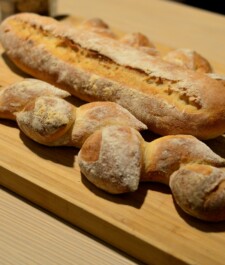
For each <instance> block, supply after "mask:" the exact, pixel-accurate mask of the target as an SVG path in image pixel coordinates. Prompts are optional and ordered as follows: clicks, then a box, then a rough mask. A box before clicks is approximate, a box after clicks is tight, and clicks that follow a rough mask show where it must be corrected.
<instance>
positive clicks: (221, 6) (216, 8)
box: [172, 0, 225, 15]
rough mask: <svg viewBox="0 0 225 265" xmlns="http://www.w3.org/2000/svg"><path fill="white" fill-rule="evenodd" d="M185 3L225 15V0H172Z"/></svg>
mask: <svg viewBox="0 0 225 265" xmlns="http://www.w3.org/2000/svg"><path fill="white" fill-rule="evenodd" d="M172 1H174V2H179V3H182V4H185V5H190V6H194V7H197V8H201V9H204V10H208V11H211V12H214V13H218V14H222V15H225V0H220V1H219V0H205V1H201V0H195V1H194V0H172Z"/></svg>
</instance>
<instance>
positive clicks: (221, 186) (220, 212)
mask: <svg viewBox="0 0 225 265" xmlns="http://www.w3.org/2000/svg"><path fill="white" fill-rule="evenodd" d="M170 188H171V191H172V193H173V196H174V198H175V201H176V202H177V204H178V205H179V206H180V207H181V208H182V209H183V210H184V211H186V212H187V213H189V214H190V215H192V216H194V217H197V218H199V219H202V220H207V221H214V222H215V221H221V220H225V211H224V209H225V168H216V167H213V166H209V165H201V164H189V165H186V166H183V167H181V168H180V169H179V170H177V171H175V172H174V173H173V174H172V176H171V177H170Z"/></svg>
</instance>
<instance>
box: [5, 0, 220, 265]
mask: <svg viewBox="0 0 225 265" xmlns="http://www.w3.org/2000/svg"><path fill="white" fill-rule="evenodd" d="M58 14H74V15H76V16H80V17H84V18H91V17H101V18H102V19H103V20H105V21H107V22H108V24H109V25H111V26H113V27H115V28H118V29H120V30H122V31H125V32H134V31H140V32H143V33H145V34H146V35H148V36H149V37H150V38H151V40H152V41H154V42H156V43H161V44H163V45H165V47H164V46H163V45H162V48H163V49H165V50H166V47H188V48H192V49H195V50H197V51H199V52H200V53H201V54H202V55H204V56H205V57H207V58H208V59H209V60H210V61H212V63H213V62H216V69H217V72H221V73H223V72H224V63H225V53H224V47H225V17H224V16H221V15H217V14H213V13H210V12H205V11H200V10H198V9H194V8H190V7H185V6H183V5H181V4H176V3H173V2H170V1H160V0H110V1H109V0H92V1H88V0H82V1H78V0H76V1H75V0H74V1H71V0H59V1H58ZM0 159H1V158H0ZM0 264H3V265H8V264H13V265H14V264H15V265H20V264H21V265H26V264H29V265H31V264H44V265H46V264H54V265H56V264H60V265H61V264H62V265H67V264H78V265H79V264H118V265H120V264H126V265H129V264H139V262H138V261H135V260H133V259H132V258H131V257H128V256H127V255H125V254H123V253H122V252H120V251H119V250H115V249H114V248H112V247H110V246H109V245H106V244H105V243H103V242H101V241H99V240H97V239H95V238H93V237H92V236H91V235H88V234H87V233H85V232H82V231H81V230H79V229H78V228H75V227H73V226H71V225H69V224H68V223H65V222H63V221H62V220H60V219H58V218H56V217H55V216H53V215H51V214H49V213H48V212H46V211H43V210H42V209H40V208H38V207H35V206H34V205H33V204H30V203H29V202H27V201H26V200H23V199H22V198H20V197H18V196H17V195H15V194H13V193H11V192H9V191H7V190H5V189H1V190H0Z"/></svg>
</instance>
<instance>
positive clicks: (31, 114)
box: [0, 79, 147, 148]
mask: <svg viewBox="0 0 225 265" xmlns="http://www.w3.org/2000/svg"><path fill="white" fill-rule="evenodd" d="M66 96H69V93H68V92H65V91H63V90H60V89H58V88H56V87H53V86H51V85H49V84H47V83H45V82H43V81H39V80H34V79H25V80H23V81H20V82H17V83H14V84H11V85H10V86H8V87H5V88H4V89H3V90H2V91H0V118H5V119H12V120H16V122H17V124H18V126H19V128H20V129H21V131H22V132H23V133H24V134H25V135H27V136H28V137H29V138H31V139H32V140H34V141H36V142H38V143H40V144H44V145H48V146H62V145H64V146H75V147H78V148H79V147H81V146H82V144H83V143H84V141H85V140H86V139H87V138H88V136H90V135H91V134H92V133H93V132H94V131H96V130H98V129H100V128H102V127H104V126H108V125H112V124H118V125H125V124H126V125H127V126H130V127H133V128H135V129H136V130H145V129H147V127H146V125H144V124H143V123H142V122H140V121H139V120H137V119H136V118H135V117H134V116H133V115H132V114H130V113H129V111H128V110H126V109H124V108H123V107H121V106H120V105H118V104H116V103H114V102H92V103H87V104H84V105H82V106H80V107H75V106H74V105H72V104H71V103H69V102H67V101H66V100H64V99H63V98H62V97H66Z"/></svg>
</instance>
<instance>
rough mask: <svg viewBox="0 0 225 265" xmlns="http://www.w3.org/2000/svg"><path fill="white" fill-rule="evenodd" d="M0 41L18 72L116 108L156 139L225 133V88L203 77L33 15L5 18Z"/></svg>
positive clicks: (89, 33)
mask: <svg viewBox="0 0 225 265" xmlns="http://www.w3.org/2000/svg"><path fill="white" fill-rule="evenodd" d="M0 38H1V42H2V44H3V46H4V48H5V49H6V52H7V54H8V55H9V56H10V58H11V59H12V60H13V61H14V62H15V63H16V64H17V65H18V66H19V67H20V68H21V69H23V70H24V71H26V72H28V73H29V74H31V75H33V76H36V77H38V78H40V79H43V80H46V81H48V82H51V83H53V84H57V86H59V87H61V88H63V89H65V90H68V91H69V92H70V93H72V94H73V95H75V96H77V97H80V98H82V99H84V100H86V101H96V100H100V101H102V100H105V101H114V102H117V103H119V104H120V105H122V106H123V107H125V108H127V109H128V110H129V111H130V112H131V113H132V114H134V115H135V116H136V117H137V118H138V119H139V120H141V121H142V122H144V123H145V124H146V125H147V126H148V128H149V129H150V130H152V131H154V132H156V133H159V134H161V135H166V134H180V133H182V134H192V135H195V136H197V137H199V138H202V139H208V138H214V137H216V136H218V135H221V134H222V133H224V131H225V108H224V106H225V98H224V97H223V96H222V95H224V87H223V85H222V84H220V82H218V81H216V80H213V79H211V78H209V77H207V76H206V75H205V74H201V73H195V72H194V71H191V70H184V69H183V68H181V67H178V66H176V65H174V64H171V63H167V62H165V61H163V60H162V59H160V58H158V57H153V56H149V55H146V53H144V52H141V51H140V50H139V49H136V48H133V47H130V46H127V45H124V44H122V43H121V42H119V41H118V40H115V39H113V38H106V37H103V36H100V35H99V34H96V33H94V32H93V31H90V32H89V31H82V30H78V29H77V30H76V29H71V28H67V27H66V26H63V25H62V24H60V23H59V22H57V21H55V20H53V19H51V18H46V17H40V16H37V15H31V14H20V15H16V16H14V17H11V18H9V19H7V20H6V21H5V22H3V23H2V25H1V27H0ZM18 47H20V48H19V49H18ZM33 47H35V49H33ZM25 54H26V56H25Z"/></svg>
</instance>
